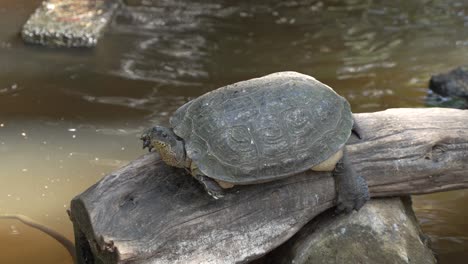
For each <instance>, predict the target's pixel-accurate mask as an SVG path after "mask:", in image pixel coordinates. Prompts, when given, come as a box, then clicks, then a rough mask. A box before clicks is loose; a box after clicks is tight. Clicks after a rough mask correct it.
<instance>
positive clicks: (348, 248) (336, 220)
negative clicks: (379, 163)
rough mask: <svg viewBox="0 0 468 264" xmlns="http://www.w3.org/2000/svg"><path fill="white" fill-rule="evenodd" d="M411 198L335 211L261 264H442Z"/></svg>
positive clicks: (391, 199) (384, 200)
mask: <svg viewBox="0 0 468 264" xmlns="http://www.w3.org/2000/svg"><path fill="white" fill-rule="evenodd" d="M426 241H427V239H425V236H424V235H423V234H422V233H421V230H420V228H419V225H418V223H417V220H416V217H415V215H414V212H413V210H412V207H411V200H410V199H409V198H402V199H400V198H390V199H375V200H372V201H369V202H368V203H367V204H366V205H365V206H364V207H363V208H362V209H361V210H360V211H359V212H353V213H352V214H350V215H338V216H334V211H333V209H331V210H329V211H327V212H325V213H323V214H322V215H320V216H319V217H317V218H315V219H314V220H313V221H312V222H310V223H309V224H307V225H306V226H305V227H304V228H302V229H301V230H300V231H299V233H297V234H296V235H295V236H294V237H293V238H292V239H291V240H289V241H288V242H286V243H285V244H284V245H282V246H280V247H279V248H278V249H276V250H275V251H273V252H272V253H270V254H268V255H267V256H265V257H264V259H262V260H260V261H259V262H257V263H262V264H264V263H296V264H310V263H314V264H325V263H326V264H335V263H364V264H365V263H369V264H370V263H381V264H386V263H392V264H393V263H416V264H417V263H421V264H422V263H424V264H426V263H436V260H435V258H434V256H433V254H432V252H431V250H430V249H429V248H428V247H427V245H426Z"/></svg>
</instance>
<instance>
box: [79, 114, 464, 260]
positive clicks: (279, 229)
mask: <svg viewBox="0 0 468 264" xmlns="http://www.w3.org/2000/svg"><path fill="white" fill-rule="evenodd" d="M355 118H356V121H357V123H358V124H359V126H360V127H361V129H362V131H363V135H362V137H363V139H362V140H358V139H356V138H351V139H350V140H349V141H348V143H347V148H348V154H349V158H350V161H351V162H352V164H353V166H354V167H355V169H356V171H357V172H358V173H360V174H361V175H362V176H363V177H364V178H365V179H366V180H367V182H368V184H369V189H370V192H371V196H372V197H383V196H400V195H408V194H422V193H430V192H439V191H447V190H453V189H461V188H466V187H468V111H464V110H455V109H439V108H427V109H390V110H386V111H382V112H376V113H365V114H356V115H355ZM335 198H336V193H335V186H334V181H333V178H332V177H331V175H330V173H317V172H312V171H307V172H304V173H301V174H298V175H294V176H291V177H288V178H286V179H283V180H278V181H274V182H269V183H263V184H257V185H250V186H236V187H234V188H233V189H231V190H229V191H228V192H227V194H226V196H225V197H223V198H222V199H219V200H214V199H212V198H211V197H209V196H208V195H207V194H206V193H205V192H204V191H203V189H202V188H201V186H199V184H197V182H196V181H195V180H193V179H192V178H191V177H189V176H188V175H187V174H186V173H185V172H184V171H183V170H180V169H175V168H171V167H168V166H166V165H165V164H164V163H163V162H162V161H161V160H160V159H159V157H158V156H157V155H156V154H155V153H149V154H146V155H144V156H142V157H141V158H139V159H137V160H135V161H133V162H131V163H130V164H129V165H127V166H125V167H123V168H122V169H120V170H118V171H116V172H114V173H112V174H110V175H108V176H106V177H104V178H103V179H102V180H101V181H100V182H98V183H97V184H95V185H93V186H92V187H90V188H89V189H88V190H87V191H85V192H84V193H82V194H80V195H78V196H77V197H75V198H74V199H73V201H72V204H71V218H72V220H73V223H74V226H75V230H76V232H77V233H79V236H77V237H79V238H80V239H79V241H78V240H77V245H76V246H77V248H78V249H79V250H78V251H77V252H78V262H79V263H102V262H103V263H243V262H248V261H250V260H253V259H255V258H257V257H259V256H261V255H263V254H265V253H266V252H269V251H271V250H272V249H273V248H275V247H277V246H279V245H280V244H282V243H283V242H285V241H286V240H287V239H289V238H290V237H291V236H292V235H293V234H295V233H296V232H297V231H298V230H299V229H300V228H301V227H302V226H304V225H305V224H306V223H307V222H308V221H310V220H311V219H312V218H314V217H315V216H316V215H318V214H319V213H321V212H323V211H324V210H326V209H328V208H331V207H333V206H334V205H335ZM83 252H86V254H83ZM90 252H91V253H92V257H90V254H91V253H90ZM85 258H87V259H93V262H90V261H86V260H85Z"/></svg>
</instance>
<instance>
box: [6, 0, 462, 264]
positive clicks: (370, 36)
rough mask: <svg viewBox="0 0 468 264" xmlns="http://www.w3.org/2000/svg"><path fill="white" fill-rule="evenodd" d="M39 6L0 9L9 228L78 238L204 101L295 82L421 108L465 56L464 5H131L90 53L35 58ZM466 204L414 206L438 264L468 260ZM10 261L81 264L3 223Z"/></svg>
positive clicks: (31, 1)
mask: <svg viewBox="0 0 468 264" xmlns="http://www.w3.org/2000/svg"><path fill="white" fill-rule="evenodd" d="M40 2H41V1H40V0H18V1H2V2H0V22H1V25H2V26H1V27H0V58H1V60H0V180H1V182H2V184H1V185H0V214H1V213H21V214H24V215H28V216H30V217H32V218H35V219H37V220H38V221H40V222H42V223H44V224H46V225H49V226H52V227H53V228H55V229H57V230H59V231H60V232H62V233H64V234H65V235H67V236H68V237H70V238H72V230H71V224H70V222H69V220H68V218H67V215H66V213H65V210H66V209H67V208H68V206H69V201H70V199H71V198H72V197H73V196H75V195H76V194H78V193H80V192H82V191H83V190H85V189H86V188H87V187H88V186H90V185H91V184H93V183H94V182H96V181H97V180H99V179H100V178H101V177H102V176H103V175H105V174H106V173H108V172H110V171H112V170H114V169H116V168H117V167H120V166H122V165H124V164H126V163H127V162H128V161H130V160H132V159H134V158H136V157H138V156H139V155H141V154H142V153H143V152H142V150H141V146H140V143H139V142H138V139H137V137H138V136H139V133H140V131H142V129H143V128H144V127H147V126H149V125H151V124H154V123H167V121H168V117H169V116H170V114H171V113H172V112H173V111H174V110H175V109H177V108H178V107H179V106H180V105H182V104H183V103H184V102H186V101H188V100H190V99H191V98H193V97H196V96H198V95H200V94H203V93H205V92H207V91H210V90H212V89H214V88H216V87H219V86H222V85H225V84H228V83H232V82H236V81H239V80H244V79H248V78H251V77H255V76H260V75H264V74H267V73H271V72H275V71H281V70H296V71H299V72H303V73H306V74H310V75H313V76H315V77H317V78H318V79H319V80H321V81H323V82H325V83H327V84H329V85H331V86H332V87H334V88H335V89H336V90H337V91H338V92H339V93H340V94H342V95H344V96H345V97H346V98H347V99H348V100H349V101H350V102H351V105H352V107H353V111H354V112H367V111H378V110H382V109H386V108H389V107H421V106H424V97H425V96H426V93H427V82H428V80H429V76H430V75H431V74H432V73H436V72H442V71H446V70H447V69H449V68H452V67H454V66H456V65H459V64H464V63H466V55H467V54H468V30H467V28H468V3H467V2H466V1H463V0H448V1H442V0H434V1H430V2H428V1H425V0H415V1H404V0H400V1H383V0H380V1H377V0H376V1H371V0H348V1H342V0H340V1H338V0H334V1H332V0H329V1H317V0H299V1H280V0H275V1H272V0H268V1H267V0H261V1H255V4H252V1H227V0H221V1H219V0H218V1H214V0H212V1H210V0H196V1H186V0H176V1H170V0H151V1H150V0H142V1H132V2H137V3H138V2H141V3H140V4H137V5H136V6H129V7H124V8H122V9H120V10H119V11H118V13H117V14H116V16H115V17H114V20H113V21H112V23H111V25H110V28H109V30H108V31H107V32H106V35H105V37H104V39H102V41H101V42H100V44H99V45H98V47H96V48H95V49H92V50H80V49H78V50H65V49H63V50H62V49H59V50H54V49H47V48H43V47H35V46H26V45H24V44H23V43H22V42H21V41H20V40H19V38H18V34H17V32H18V30H19V29H20V27H21V25H22V23H24V21H25V20H26V19H27V17H28V15H29V14H30V13H31V12H32V11H33V10H34V9H35V7H36V6H37V5H38V4H39V3H40ZM467 202H468V197H467V195H466V191H457V192H449V193H444V194H435V195H429V196H421V197H417V198H416V199H415V208H416V210H417V213H418V216H419V218H420V220H421V221H422V226H423V228H424V229H425V230H426V231H427V232H428V234H429V236H430V237H431V238H432V240H433V246H434V248H435V250H436V252H437V254H438V255H439V257H440V259H441V263H457V262H458V263H461V261H462V260H463V259H465V258H466V257H467V253H466V252H468V241H467V237H468V226H466V224H465V223H464V219H465V217H466V216H467V212H466V206H464V204H465V203H467ZM0 248H2V249H6V250H2V254H0V263H15V261H16V263H71V262H70V260H69V257H68V255H67V253H66V251H65V250H64V249H62V248H61V246H60V245H57V243H56V242H55V241H54V240H52V239H50V238H48V237H47V236H45V235H43V234H41V233H40V232H38V231H36V230H31V229H30V228H28V227H26V226H24V225H22V224H21V223H17V222H15V221H10V220H9V221H1V222H0ZM4 252H8V254H5V253H4Z"/></svg>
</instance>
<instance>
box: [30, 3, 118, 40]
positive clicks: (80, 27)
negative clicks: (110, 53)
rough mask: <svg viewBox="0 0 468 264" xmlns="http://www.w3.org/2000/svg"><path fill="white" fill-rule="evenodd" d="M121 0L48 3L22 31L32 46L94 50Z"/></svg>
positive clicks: (39, 9)
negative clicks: (92, 48) (91, 48)
mask: <svg viewBox="0 0 468 264" xmlns="http://www.w3.org/2000/svg"><path fill="white" fill-rule="evenodd" d="M117 6H118V1H113V0H80V1H72V0H46V1H44V2H42V4H41V6H39V7H38V8H37V9H36V11H35V12H34V13H33V14H32V15H31V16H30V17H29V19H28V21H27V22H26V23H25V24H24V26H23V29H22V30H21V36H22V37H23V40H24V41H25V42H28V43H33V44H41V45H45V46H52V47H94V46H96V43H97V41H98V39H99V37H100V36H101V34H102V32H103V31H104V29H105V27H106V25H107V24H108V23H109V21H110V19H111V17H112V15H113V13H114V11H115V10H116V8H117Z"/></svg>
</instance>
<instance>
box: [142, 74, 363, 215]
mask: <svg viewBox="0 0 468 264" xmlns="http://www.w3.org/2000/svg"><path fill="white" fill-rule="evenodd" d="M169 123H170V127H164V126H160V125H156V126H154V127H151V128H149V129H146V130H145V131H144V132H143V134H142V136H141V138H140V139H141V140H142V141H143V148H148V150H149V151H150V152H151V151H152V150H153V149H154V150H156V151H157V152H159V154H160V156H161V159H162V160H163V161H164V162H165V163H167V164H168V165H170V166H174V167H178V168H185V169H187V170H188V171H189V172H190V174H191V175H192V176H193V177H194V178H195V179H197V180H198V181H199V182H200V183H201V184H202V186H203V187H204V188H205V190H206V191H207V192H208V194H210V195H211V196H213V197H214V198H216V199H218V198H221V197H223V195H224V193H225V191H224V190H225V189H227V188H231V187H233V186H235V185H249V184H259V183H264V182H269V181H273V180H278V179H281V178H285V177H289V176H292V175H295V174H298V173H301V172H304V171H306V170H309V169H312V170H315V171H332V174H333V175H334V176H335V182H336V184H335V186H336V189H337V199H338V201H337V203H338V210H340V211H343V210H345V211H347V212H350V211H352V210H353V209H354V210H359V208H361V207H362V206H363V205H364V204H365V202H366V201H367V200H368V199H369V192H368V187H367V183H366V181H365V180H364V179H363V178H362V177H361V176H359V175H357V174H356V173H355V171H354V170H353V168H352V166H351V164H350V162H349V160H348V158H347V151H346V147H345V143H346V142H347V141H348V139H349V138H350V136H351V134H352V132H354V134H355V135H356V136H357V137H358V138H361V134H362V131H361V129H360V128H359V126H358V125H357V123H356V122H355V120H354V118H353V115H352V112H351V108H350V105H349V103H348V101H347V100H346V99H345V98H344V97H342V96H340V95H338V94H337V93H336V92H335V91H334V90H333V89H332V88H331V87H329V86H327V85H325V84H323V83H321V82H320V81H318V80H316V79H315V78H313V77H312V76H309V75H305V74H301V73H298V72H292V71H287V72H277V73H272V74H269V75H266V76H263V77H259V78H254V79H250V80H246V81H241V82H237V83H234V84H231V85H227V86H223V87H221V88H218V89H215V90H213V91H211V92H208V93H206V94H203V95H201V96H200V97H198V98H195V99H193V100H191V101H189V102H187V103H186V104H184V105H182V106H181V107H180V108H179V109H177V110H176V111H175V113H174V114H173V115H172V116H171V117H170V120H169Z"/></svg>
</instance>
